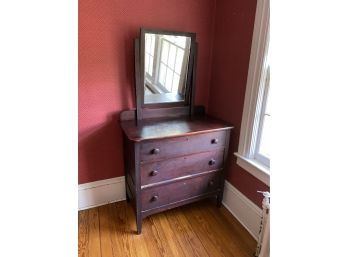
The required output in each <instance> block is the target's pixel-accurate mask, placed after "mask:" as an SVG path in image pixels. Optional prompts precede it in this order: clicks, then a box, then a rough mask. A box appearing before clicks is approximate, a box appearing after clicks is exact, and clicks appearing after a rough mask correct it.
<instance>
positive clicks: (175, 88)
mask: <svg viewBox="0 0 348 257" xmlns="http://www.w3.org/2000/svg"><path fill="white" fill-rule="evenodd" d="M179 81H180V77H179V76H178V75H177V74H175V73H174V78H173V90H172V93H177V92H178V88H179Z"/></svg>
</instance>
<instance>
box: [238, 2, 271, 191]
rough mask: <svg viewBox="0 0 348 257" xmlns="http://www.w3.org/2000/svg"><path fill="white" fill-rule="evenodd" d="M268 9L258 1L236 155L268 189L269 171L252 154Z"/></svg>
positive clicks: (264, 3) (242, 164)
mask: <svg viewBox="0 0 348 257" xmlns="http://www.w3.org/2000/svg"><path fill="white" fill-rule="evenodd" d="M269 8H270V7H269V0H258V1H257V6H256V14H255V22H254V32H253V39H252V46H251V53H250V60H249V71H248V79H247V86H246V91H245V99H244V107H243V117H242V124H241V129H240V137H239V146H238V152H237V153H235V155H236V156H237V164H238V165H239V166H241V167H242V168H243V169H245V170H246V171H248V172H249V173H250V174H252V175H253V176H255V177H256V178H258V179H259V180H261V181H262V182H263V183H265V184H266V185H268V186H269V185H270V178H269V173H270V169H269V167H266V166H265V165H263V164H262V163H260V162H258V161H257V160H255V159H253V158H251V157H252V156H251V153H252V152H253V151H252V150H253V149H255V147H256V138H257V137H256V135H255V134H256V133H257V131H258V125H259V123H258V122H255V118H258V117H259V114H260V112H261V108H262V101H260V97H261V99H262V98H263V94H260V93H259V92H260V90H261V92H263V88H261V87H263V86H264V85H263V83H260V80H261V79H262V78H261V76H262V70H263V66H264V59H265V58H264V56H265V49H266V47H267V43H268V39H267V38H268V30H269ZM260 86H261V87H260Z"/></svg>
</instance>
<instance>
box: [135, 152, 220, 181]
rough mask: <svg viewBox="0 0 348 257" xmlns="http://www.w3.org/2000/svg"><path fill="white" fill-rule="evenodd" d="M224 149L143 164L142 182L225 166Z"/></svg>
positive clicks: (162, 179) (187, 174) (166, 178)
mask: <svg viewBox="0 0 348 257" xmlns="http://www.w3.org/2000/svg"><path fill="white" fill-rule="evenodd" d="M223 159H224V149H223V148H220V149H218V150H215V151H211V152H203V153H198V154H191V155H186V156H181V157H176V158H171V159H167V160H163V161H158V162H150V163H145V164H142V165H141V167H140V170H141V184H142V185H148V184H153V183H157V182H161V181H165V180H170V179H175V178H178V177H182V176H189V175H193V174H197V173H200V172H203V171H209V170H218V169H221V168H222V166H223Z"/></svg>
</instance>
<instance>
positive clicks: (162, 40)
mask: <svg viewBox="0 0 348 257" xmlns="http://www.w3.org/2000/svg"><path fill="white" fill-rule="evenodd" d="M190 46H191V38H190V37H186V36H177V35H167V34H153V33H145V51H144V54H145V59H144V73H145V74H144V104H158V103H173V102H184V101H185V93H186V81H187V73H188V63H189V56H190Z"/></svg>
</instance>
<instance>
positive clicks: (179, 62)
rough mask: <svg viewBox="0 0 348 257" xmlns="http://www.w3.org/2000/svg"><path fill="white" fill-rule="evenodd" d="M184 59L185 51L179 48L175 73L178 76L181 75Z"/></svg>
mask: <svg viewBox="0 0 348 257" xmlns="http://www.w3.org/2000/svg"><path fill="white" fill-rule="evenodd" d="M183 58H184V50H182V49H180V48H178V50H177V53H176V62H175V72H176V73H178V74H181V68H182V61H183Z"/></svg>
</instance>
